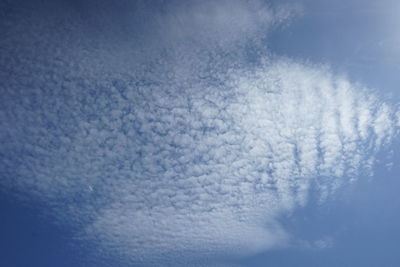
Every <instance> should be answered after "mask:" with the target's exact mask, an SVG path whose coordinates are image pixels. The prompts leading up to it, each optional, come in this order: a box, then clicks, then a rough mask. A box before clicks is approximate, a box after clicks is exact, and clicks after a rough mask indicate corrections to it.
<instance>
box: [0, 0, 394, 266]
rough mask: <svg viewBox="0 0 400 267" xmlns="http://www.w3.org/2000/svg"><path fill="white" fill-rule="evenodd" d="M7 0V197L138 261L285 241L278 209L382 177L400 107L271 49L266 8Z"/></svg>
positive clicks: (283, 14)
mask: <svg viewBox="0 0 400 267" xmlns="http://www.w3.org/2000/svg"><path fill="white" fill-rule="evenodd" d="M48 2H49V3H47V2H46V1H44V2H42V3H41V4H40V5H34V4H33V3H31V2H29V1H26V2H25V1H12V2H11V1H10V2H7V1H3V2H2V4H1V5H2V8H3V10H6V12H4V14H2V15H1V21H0V23H1V26H0V27H1V29H2V31H3V34H2V36H5V38H1V40H0V49H1V51H2V53H1V54H0V66H1V70H0V81H1V84H0V85H1V99H2V101H1V107H0V127H1V132H0V142H1V144H2V145H1V147H0V153H1V154H0V155H1V157H0V158H1V160H0V170H1V182H0V185H1V187H2V189H3V190H8V191H12V192H16V193H15V197H18V196H19V195H20V194H22V195H27V198H28V199H30V198H33V199H36V200H40V201H43V202H46V203H49V206H51V208H49V210H48V211H46V213H47V214H52V215H53V216H54V215H55V216H56V218H58V220H59V221H60V223H63V224H67V225H71V226H72V227H75V228H76V229H77V230H76V234H77V237H78V238H79V239H81V240H82V242H90V243H91V244H95V245H96V247H97V248H98V249H99V251H102V253H103V254H109V255H110V257H112V256H117V257H119V258H122V259H123V260H124V261H125V262H128V263H130V264H132V263H134V264H144V265H151V264H154V265H159V264H160V261H162V262H163V264H171V265H179V264H182V265H185V264H188V263H192V264H194V263H198V264H205V265H209V264H211V263H213V262H217V259H218V258H220V257H221V255H234V256H243V255H248V254H250V253H255V252H259V251H263V250H267V249H270V248H276V247H281V246H285V245H288V244H289V243H290V242H291V241H290V240H291V239H292V238H293V237H291V236H290V235H289V234H288V233H287V232H286V231H285V229H284V228H283V227H282V226H281V225H280V224H279V222H278V218H279V216H281V215H282V214H285V213H289V212H292V211H293V210H295V209H296V208H299V207H302V206H305V205H306V204H307V202H308V201H309V200H308V199H309V195H310V191H311V190H315V191H317V192H318V194H319V199H320V200H321V201H323V200H324V199H326V198H327V197H329V196H330V195H331V194H332V193H334V192H335V191H336V190H337V189H338V188H340V187H341V186H344V185H346V184H347V183H350V182H352V181H353V180H355V179H357V177H359V176H361V175H369V174H370V173H371V172H372V170H373V165H374V161H375V160H374V155H375V154H376V153H377V152H378V151H379V150H380V149H381V148H382V147H384V146H385V144H388V143H389V142H390V141H391V139H392V138H393V137H394V136H395V135H396V133H397V126H398V114H397V113H396V112H397V110H396V109H395V108H394V107H392V106H390V105H388V104H385V103H383V102H382V101H380V100H379V98H378V97H377V96H376V95H374V94H373V92H372V91H370V90H369V89H367V88H364V87H363V86H362V85H359V84H354V83H350V82H349V81H348V80H347V79H346V78H345V77H342V76H337V75H334V74H332V73H331V72H330V70H329V68H327V67H321V66H313V65H311V64H304V63H299V62H294V61H292V60H290V59H287V58H283V57H279V56H276V55H271V53H270V52H269V51H268V49H267V47H268V33H269V32H270V31H272V30H279V29H280V27H285V26H286V24H287V23H289V22H290V20H291V19H292V18H293V16H296V15H297V14H299V12H300V9H299V8H296V7H291V6H284V7H270V6H267V5H266V4H265V3H263V2H261V1H187V2H185V3H180V2H182V1H180V2H178V1H176V2H174V1H171V2H169V3H168V4H166V3H163V2H162V1H153V2H152V3H151V4H149V3H148V2H147V3H143V2H139V1H136V2H134V1H118V2H117V3H115V2H112V1H48Z"/></svg>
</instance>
